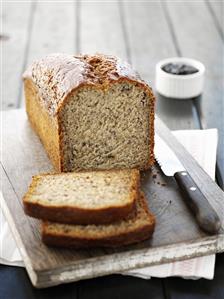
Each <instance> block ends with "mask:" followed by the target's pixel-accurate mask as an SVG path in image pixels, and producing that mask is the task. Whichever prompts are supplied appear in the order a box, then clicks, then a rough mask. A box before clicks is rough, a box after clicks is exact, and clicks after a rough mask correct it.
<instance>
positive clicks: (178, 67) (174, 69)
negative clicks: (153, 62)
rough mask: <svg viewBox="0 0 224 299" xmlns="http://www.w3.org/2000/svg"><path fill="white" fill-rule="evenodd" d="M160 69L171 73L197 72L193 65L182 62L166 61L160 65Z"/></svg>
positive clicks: (190, 73) (185, 73) (188, 73)
mask: <svg viewBox="0 0 224 299" xmlns="http://www.w3.org/2000/svg"><path fill="white" fill-rule="evenodd" d="M162 70H163V71H164V72H166V73H169V74H173V75H192V74H195V73H197V72H198V69H197V68H195V67H194V66H192V65H189V64H184V63H167V64H165V65H164V66H162Z"/></svg>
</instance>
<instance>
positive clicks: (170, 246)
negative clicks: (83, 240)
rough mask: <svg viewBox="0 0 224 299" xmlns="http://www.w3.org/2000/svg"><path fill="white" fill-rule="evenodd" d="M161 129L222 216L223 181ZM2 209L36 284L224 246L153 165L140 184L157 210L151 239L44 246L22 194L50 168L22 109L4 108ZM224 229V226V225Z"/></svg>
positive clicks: (203, 251)
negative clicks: (109, 245)
mask: <svg viewBox="0 0 224 299" xmlns="http://www.w3.org/2000/svg"><path fill="white" fill-rule="evenodd" d="M156 128H157V132H158V133H159V134H160V135H161V137H163V138H164V139H165V140H166V142H167V143H168V144H169V145H170V146H172V147H174V149H175V151H176V154H177V155H178V156H179V158H180V159H181V161H182V163H183V164H184V165H185V167H186V169H187V170H188V171H189V172H190V174H191V176H192V177H193V179H194V180H195V182H196V183H197V184H198V186H199V187H200V188H201V190H202V192H203V193H204V195H205V196H206V197H207V198H208V200H209V201H210V203H211V204H212V205H213V207H214V209H215V210H216V211H217V213H218V214H219V216H220V217H221V218H222V221H223V222H224V219H223V215H224V203H223V202H222V201H221V199H222V197H223V193H222V191H221V190H220V189H219V187H218V186H217V185H216V184H215V183H214V182H213V181H212V180H211V179H210V178H209V177H208V175H206V174H205V172H204V171H203V170H202V169H201V168H200V167H199V166H198V164H197V163H196V162H195V160H194V159H193V158H192V157H191V156H190V155H189V154H188V153H187V152H186V150H185V149H184V148H183V147H182V146H181V145H180V144H179V143H178V142H177V141H176V140H175V138H174V137H173V136H172V135H171V133H170V131H169V130H168V129H167V128H166V127H165V125H163V123H162V122H161V121H160V120H159V119H157V120H156ZM1 154H2V155H1V156H2V161H1V164H2V173H1V176H2V177H3V196H4V200H5V204H4V202H3V205H2V207H3V211H4V213H5V215H6V218H7V220H8V221H9V223H10V226H11V228H12V231H13V233H14V236H15V239H16V241H17V243H18V246H19V248H20V251H21V254H22V256H23V258H24V262H25V264H26V267H27V270H28V273H29V275H30V277H31V280H32V282H33V284H34V285H36V286H38V287H44V286H49V285H54V284H59V283H62V282H69V281H73V280H79V279H83V278H91V277H96V276H101V275H105V274H110V273H114V272H118V271H122V270H125V269H130V268H134V267H137V266H143V265H150V264H160V263H164V262H168V261H172V260H179V259H184V258H190V257H193V256H198V255H203V254H209V253H212V252H215V251H217V250H219V251H221V250H222V249H223V246H224V244H223V238H222V236H223V235H222V234H221V235H220V240H219V241H218V243H217V238H216V236H208V235H206V234H205V233H204V232H202V231H201V230H200V229H199V227H198V226H197V224H196V222H195V221H194V217H193V216H192V215H191V213H190V212H189V211H188V209H187V207H186V206H185V204H184V202H183V201H182V198H181V194H180V191H179V189H178V187H177V185H176V184H175V182H174V180H173V178H167V177H165V176H164V175H163V174H162V173H161V171H160V170H159V168H158V167H157V166H155V167H154V168H153V169H152V171H147V172H144V173H142V181H141V184H142V189H143V191H144V192H145V194H146V197H147V199H148V201H149V206H150V209H151V210H152V212H153V213H154V214H155V215H156V218H157V225H156V230H155V233H154V235H153V238H152V239H149V240H148V241H146V242H142V243H139V244H137V245H133V246H126V247H123V248H119V249H104V250H103V249H93V250H67V249H55V248H50V247H46V246H45V245H44V244H43V243H42V242H41V237H40V227H39V221H38V220H36V219H32V218H30V217H28V216H25V214H24V212H23V207H22V202H21V200H22V196H23V194H24V193H25V192H26V190H27V188H28V185H29V183H30V181H31V177H32V175H35V174H38V173H41V172H46V171H50V170H52V166H51V164H50V162H49V160H48V157H47V156H46V153H45V151H44V149H43V147H42V145H41V143H40V141H39V139H38V137H37V136H36V135H35V133H34V132H33V130H32V129H31V127H30V125H29V122H28V120H27V118H26V114H25V112H24V111H23V110H14V111H10V112H4V113H3V146H2V153H1ZM221 233H222V231H221Z"/></svg>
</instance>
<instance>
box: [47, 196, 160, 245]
mask: <svg viewBox="0 0 224 299" xmlns="http://www.w3.org/2000/svg"><path fill="white" fill-rule="evenodd" d="M154 227H155V217H154V215H153V214H152V213H151V212H150V211H149V209H148V206H147V202H146V199H145V197H144V195H143V193H141V196H139V198H138V200H137V201H136V207H135V209H134V210H133V211H132V213H130V214H129V215H128V216H127V217H126V218H125V219H123V220H120V221H118V222H116V223H113V224H105V225H69V224H60V223H54V222H48V221H45V222H43V223H42V239H43V242H44V243H45V244H47V245H53V246H59V247H74V248H82V247H83V248H85V247H87V248H88V247H89V248H90V247H96V246H97V247H98V246H99V247H117V246H123V245H128V244H133V243H136V242H140V241H143V240H146V239H148V238H149V237H151V236H152V234H153V231H154Z"/></svg>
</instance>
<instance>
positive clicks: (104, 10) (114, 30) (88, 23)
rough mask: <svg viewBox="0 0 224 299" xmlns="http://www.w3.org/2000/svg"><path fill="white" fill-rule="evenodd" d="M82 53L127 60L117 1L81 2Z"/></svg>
mask: <svg viewBox="0 0 224 299" xmlns="http://www.w3.org/2000/svg"><path fill="white" fill-rule="evenodd" d="M80 52H82V53H96V52H98V53H100V52H101V53H106V54H112V55H117V56H120V57H122V58H126V49H125V42H124V37H123V32H122V28H121V18H120V14H119V7H118V2H117V1H109V2H106V1H105V2H103V1H96V2H94V1H93V2H91V1H90V2H89V1H88V2H87V1H81V2H80Z"/></svg>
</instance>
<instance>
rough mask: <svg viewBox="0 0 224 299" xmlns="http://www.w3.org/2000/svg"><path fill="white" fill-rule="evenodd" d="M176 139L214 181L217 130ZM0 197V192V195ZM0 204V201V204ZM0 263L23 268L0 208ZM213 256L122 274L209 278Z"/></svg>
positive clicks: (183, 134)
mask: <svg viewBox="0 0 224 299" xmlns="http://www.w3.org/2000/svg"><path fill="white" fill-rule="evenodd" d="M173 134H174V135H175V136H176V138H177V139H178V140H179V141H180V142H181V143H182V144H183V145H184V146H185V147H186V149H187V150H188V151H189V152H190V153H191V155H192V156H193V157H194V158H195V159H196V160H197V161H198V163H199V164H200V165H201V166H202V167H203V168H204V170H205V171H206V172H207V173H208V174H209V175H210V176H211V177H212V179H214V178H215V164H216V150H217V142H218V134H217V129H209V130H185V131H174V132H173ZM0 196H2V193H1V194H0ZM0 202H1V201H0ZM0 263H1V264H5V265H11V266H21V267H24V263H23V260H22V258H21V256H20V253H19V250H18V248H17V246H16V243H15V241H14V239H13V236H12V234H11V231H10V228H9V226H8V223H7V221H6V220H5V218H4V216H3V214H2V211H1V207H0ZM214 268H215V255H209V256H203V257H198V258H194V259H189V260H185V261H180V262H173V263H168V264H163V265H158V266H151V267H145V268H141V269H134V270H129V271H125V272H122V273H121V274H123V275H132V276H136V277H141V278H144V279H149V278H151V277H170V276H181V277H184V278H188V279H198V278H206V279H213V277H214Z"/></svg>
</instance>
